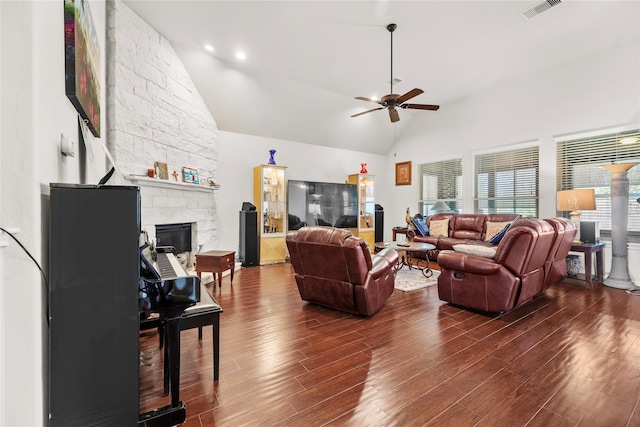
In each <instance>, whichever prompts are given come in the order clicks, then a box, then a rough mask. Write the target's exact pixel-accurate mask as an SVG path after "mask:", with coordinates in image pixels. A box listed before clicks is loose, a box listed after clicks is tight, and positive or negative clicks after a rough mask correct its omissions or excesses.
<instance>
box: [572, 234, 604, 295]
mask: <svg viewBox="0 0 640 427" xmlns="http://www.w3.org/2000/svg"><path fill="white" fill-rule="evenodd" d="M603 249H604V243H575V242H574V243H573V244H572V245H571V252H582V253H584V281H585V283H586V284H587V288H588V289H593V287H594V282H593V270H592V267H591V258H592V257H591V255H592V254H596V282H595V284H597V285H600V284H602V281H603V275H604V273H603V269H604V267H603V262H602V251H603Z"/></svg>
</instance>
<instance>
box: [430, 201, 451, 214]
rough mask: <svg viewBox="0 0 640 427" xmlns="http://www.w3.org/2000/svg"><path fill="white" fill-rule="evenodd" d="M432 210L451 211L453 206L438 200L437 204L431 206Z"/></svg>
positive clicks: (437, 211)
mask: <svg viewBox="0 0 640 427" xmlns="http://www.w3.org/2000/svg"><path fill="white" fill-rule="evenodd" d="M431 212H436V213H442V212H451V208H450V207H449V205H447V204H446V203H445V202H443V201H442V200H438V201H437V202H436V204H435V205H433V207H432V208H431Z"/></svg>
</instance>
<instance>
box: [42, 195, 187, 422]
mask: <svg viewBox="0 0 640 427" xmlns="http://www.w3.org/2000/svg"><path fill="white" fill-rule="evenodd" d="M49 201H50V203H49V204H50V239H49V246H50V247H49V253H50V262H49V265H50V272H49V277H50V292H49V317H50V320H49V360H48V372H49V378H48V386H49V387H48V412H49V420H50V425H51V426H65V427H71V426H82V427H84V426H88V425H94V426H163V425H175V424H179V423H181V422H182V421H184V417H185V413H186V411H185V407H184V405H183V404H182V402H180V401H179V397H178V390H179V363H180V359H179V329H178V328H179V323H178V322H179V317H180V315H181V313H182V310H184V309H185V308H186V307H188V306H189V305H191V304H194V303H195V292H191V291H192V290H193V289H190V290H189V292H191V294H192V295H193V297H191V299H192V301H188V300H187V301H185V299H184V298H182V299H181V300H180V301H181V303H180V304H171V283H163V282H162V281H161V280H157V281H151V282H145V281H144V280H142V278H141V277H140V247H139V236H140V224H141V223H140V190H139V188H138V187H135V186H92V185H74V184H51V185H50V198H49ZM194 279H195V280H193V283H192V285H191V286H192V288H195V287H196V286H197V288H198V289H199V282H196V280H197V278H194ZM145 286H157V287H158V289H161V290H162V291H163V292H164V293H163V295H164V296H165V297H167V296H168V299H167V298H163V299H162V304H160V306H159V307H151V310H154V309H157V310H158V311H159V312H161V313H162V315H163V316H164V318H165V320H166V321H167V334H168V335H171V336H173V337H174V338H175V336H176V335H177V336H178V340H177V344H176V346H173V345H172V347H173V348H172V351H173V353H172V355H171V364H172V383H171V387H172V389H171V395H172V396H171V399H172V400H171V405H169V406H168V407H165V408H159V409H158V410H156V411H152V412H150V413H146V414H139V405H138V366H139V318H140V313H139V306H140V301H139V296H140V290H141V289H142V288H144V287H145ZM182 286H183V287H184V283H183V284H182ZM167 289H168V293H167ZM174 342H175V340H174ZM176 368H177V370H178V376H177V377H174V374H175V371H176Z"/></svg>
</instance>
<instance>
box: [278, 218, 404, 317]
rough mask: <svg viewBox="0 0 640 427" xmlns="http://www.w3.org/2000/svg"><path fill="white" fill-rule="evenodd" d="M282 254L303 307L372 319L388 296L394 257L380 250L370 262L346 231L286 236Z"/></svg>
mask: <svg viewBox="0 0 640 427" xmlns="http://www.w3.org/2000/svg"><path fill="white" fill-rule="evenodd" d="M287 249H288V250H289V256H290V259H291V264H292V265H293V269H294V271H295V278H296V283H297V285H298V290H299V291H300V297H301V298H302V299H303V300H304V301H309V302H311V303H314V304H319V305H323V306H326V307H331V308H334V309H337V310H341V311H346V312H348V313H353V314H361V315H365V316H371V315H373V314H374V313H376V312H377V311H378V310H379V309H380V308H381V307H382V306H383V305H384V303H385V302H386V301H387V299H389V297H390V296H391V294H392V293H393V289H394V283H395V275H394V272H393V267H394V265H395V264H396V263H397V262H398V253H397V252H396V251H395V250H393V249H391V248H385V249H383V250H382V251H380V252H378V253H377V254H376V255H373V256H372V255H371V251H370V249H369V246H368V245H367V243H366V242H365V241H364V240H363V239H361V238H359V237H355V236H353V234H352V233H351V232H350V231H349V230H346V229H340V228H332V227H315V226H313V227H303V228H301V229H300V230H298V231H296V232H291V233H289V234H287Z"/></svg>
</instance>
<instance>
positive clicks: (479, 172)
mask: <svg viewBox="0 0 640 427" xmlns="http://www.w3.org/2000/svg"><path fill="white" fill-rule="evenodd" d="M538 153H539V147H538V146H537V145H535V146H531V147H526V148H520V149H516V150H509V151H500V152H494V153H487V154H478V155H476V156H475V174H476V175H475V190H476V194H475V207H474V208H475V212H476V213H484V214H487V213H517V214H520V215H522V216H531V217H537V216H538V175H539V173H538V156H539V154H538Z"/></svg>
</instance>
